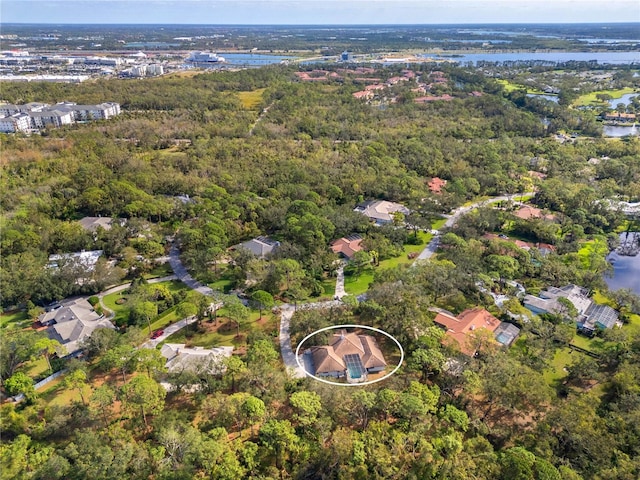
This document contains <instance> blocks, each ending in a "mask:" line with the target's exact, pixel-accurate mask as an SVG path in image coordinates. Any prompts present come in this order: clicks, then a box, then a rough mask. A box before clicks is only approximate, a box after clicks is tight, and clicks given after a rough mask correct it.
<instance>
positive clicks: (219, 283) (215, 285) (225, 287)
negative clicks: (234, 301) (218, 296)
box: [209, 278, 233, 293]
mask: <svg viewBox="0 0 640 480" xmlns="http://www.w3.org/2000/svg"><path fill="white" fill-rule="evenodd" d="M209 286H210V287H211V288H212V289H214V290H217V291H219V292H223V293H229V290H231V289H232V287H233V280H231V279H229V278H221V279H220V280H216V281H215V282H212V283H210V284H209Z"/></svg>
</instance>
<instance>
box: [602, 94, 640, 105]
mask: <svg viewBox="0 0 640 480" xmlns="http://www.w3.org/2000/svg"><path fill="white" fill-rule="evenodd" d="M638 96H640V92H634V93H626V94H625V95H622V96H621V97H620V98H612V99H611V100H609V105H610V106H611V108H616V107H617V106H618V105H619V104H621V103H622V104H624V106H627V105H629V104H630V103H631V99H632V98H633V97H638Z"/></svg>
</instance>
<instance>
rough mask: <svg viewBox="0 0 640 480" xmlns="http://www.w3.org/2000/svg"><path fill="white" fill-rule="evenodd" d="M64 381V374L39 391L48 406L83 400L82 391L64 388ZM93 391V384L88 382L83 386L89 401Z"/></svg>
mask: <svg viewBox="0 0 640 480" xmlns="http://www.w3.org/2000/svg"><path fill="white" fill-rule="evenodd" d="M63 381H64V375H62V376H61V377H58V378H57V379H55V380H54V381H53V382H51V383H49V384H48V385H46V386H45V387H43V390H41V391H39V392H38V397H40V398H41V399H42V400H44V401H45V402H46V403H47V405H48V406H53V405H57V406H68V405H71V404H72V403H73V402H80V401H82V400H81V399H80V392H78V389H77V388H73V389H69V388H64V386H63V385H64V384H63ZM92 391H93V390H92V388H91V386H90V385H88V384H87V385H85V386H84V387H83V388H82V392H83V394H84V398H85V400H87V401H88V399H89V397H90V396H91V392H92Z"/></svg>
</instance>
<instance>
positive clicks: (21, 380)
mask: <svg viewBox="0 0 640 480" xmlns="http://www.w3.org/2000/svg"><path fill="white" fill-rule="evenodd" d="M4 388H5V389H6V390H7V393H8V394H9V395H18V394H20V393H21V394H23V395H24V398H25V399H26V400H27V401H29V402H32V401H34V400H35V399H36V397H37V394H36V389H35V388H34V385H33V380H32V379H31V377H29V376H28V375H27V374H26V373H24V372H17V373H14V374H13V375H11V376H10V377H9V378H7V379H6V380H5V381H4Z"/></svg>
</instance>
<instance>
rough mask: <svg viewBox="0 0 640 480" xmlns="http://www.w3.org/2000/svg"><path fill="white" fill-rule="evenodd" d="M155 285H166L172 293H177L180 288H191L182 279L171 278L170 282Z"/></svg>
mask: <svg viewBox="0 0 640 480" xmlns="http://www.w3.org/2000/svg"><path fill="white" fill-rule="evenodd" d="M154 285H164V286H165V287H167V289H169V291H170V292H171V293H176V292H179V291H180V290H190V288H189V287H187V286H186V285H185V284H184V283H182V282H181V281H180V280H170V281H168V282H160V283H155V284H154Z"/></svg>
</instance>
